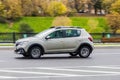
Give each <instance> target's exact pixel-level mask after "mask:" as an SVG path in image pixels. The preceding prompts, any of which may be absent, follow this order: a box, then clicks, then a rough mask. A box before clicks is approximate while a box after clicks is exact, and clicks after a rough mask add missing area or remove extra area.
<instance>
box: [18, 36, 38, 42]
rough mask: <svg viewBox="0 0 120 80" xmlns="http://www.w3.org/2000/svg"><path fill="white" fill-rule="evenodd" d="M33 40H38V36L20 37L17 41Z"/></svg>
mask: <svg viewBox="0 0 120 80" xmlns="http://www.w3.org/2000/svg"><path fill="white" fill-rule="evenodd" d="M32 40H37V38H36V37H28V38H23V39H19V40H17V41H16V42H24V41H32Z"/></svg>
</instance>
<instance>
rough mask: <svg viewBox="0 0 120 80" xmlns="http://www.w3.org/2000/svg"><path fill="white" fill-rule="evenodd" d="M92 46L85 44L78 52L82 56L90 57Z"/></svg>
mask: <svg viewBox="0 0 120 80" xmlns="http://www.w3.org/2000/svg"><path fill="white" fill-rule="evenodd" d="M90 52H91V50H90V48H89V47H88V46H83V47H81V48H80V50H79V52H78V54H79V56H80V57H81V58H88V57H89V56H90Z"/></svg>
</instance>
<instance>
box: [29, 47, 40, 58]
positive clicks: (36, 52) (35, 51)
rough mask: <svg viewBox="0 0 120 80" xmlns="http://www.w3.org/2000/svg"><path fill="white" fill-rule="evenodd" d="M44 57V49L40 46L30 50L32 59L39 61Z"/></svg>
mask: <svg viewBox="0 0 120 80" xmlns="http://www.w3.org/2000/svg"><path fill="white" fill-rule="evenodd" d="M41 55H42V49H41V48H40V47H38V46H34V47H32V48H31V49H30V56H31V58H34V59H38V58H40V57H41Z"/></svg>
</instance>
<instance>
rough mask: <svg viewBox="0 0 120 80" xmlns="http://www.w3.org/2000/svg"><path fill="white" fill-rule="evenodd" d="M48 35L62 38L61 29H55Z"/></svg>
mask: <svg viewBox="0 0 120 80" xmlns="http://www.w3.org/2000/svg"><path fill="white" fill-rule="evenodd" d="M49 36H50V38H62V37H63V31H62V30H58V31H55V32H53V33H51V34H50V35H49Z"/></svg>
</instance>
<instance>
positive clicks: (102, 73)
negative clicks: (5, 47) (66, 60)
mask: <svg viewBox="0 0 120 80" xmlns="http://www.w3.org/2000/svg"><path fill="white" fill-rule="evenodd" d="M119 66H120V65H108V66H75V67H69V66H68V67H67V66H63V67H25V68H1V70H0V72H6V73H16V74H19V73H22V74H38V75H39V74H40V76H35V77H34V76H33V77H32V76H30V77H22V76H21V77H12V76H11V77H10V76H0V79H32V78H38V79H39V78H50V77H51V78H54V77H60V78H61V77H63V78H65V77H69V78H70V77H94V76H118V75H120V72H116V71H102V70H97V69H96V70H92V69H94V68H98V69H102V68H103V69H112V70H114V69H120V67H119ZM76 67H77V68H81V67H82V68H83V67H85V68H91V70H83V69H82V70H80V69H75V68H76ZM66 68H67V69H66ZM68 68H74V69H68ZM11 69H13V70H11ZM17 69H23V70H27V69H33V70H34V69H36V70H40V69H41V70H51V71H52V72H44V71H43V72H34V71H17ZM54 71H58V72H54ZM59 71H69V73H65V72H64V73H59ZM73 72H81V74H75V73H73ZM82 72H86V73H89V74H87V75H85V74H82ZM91 73H98V74H93V75H92V74H91ZM43 75H44V76H43Z"/></svg>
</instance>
